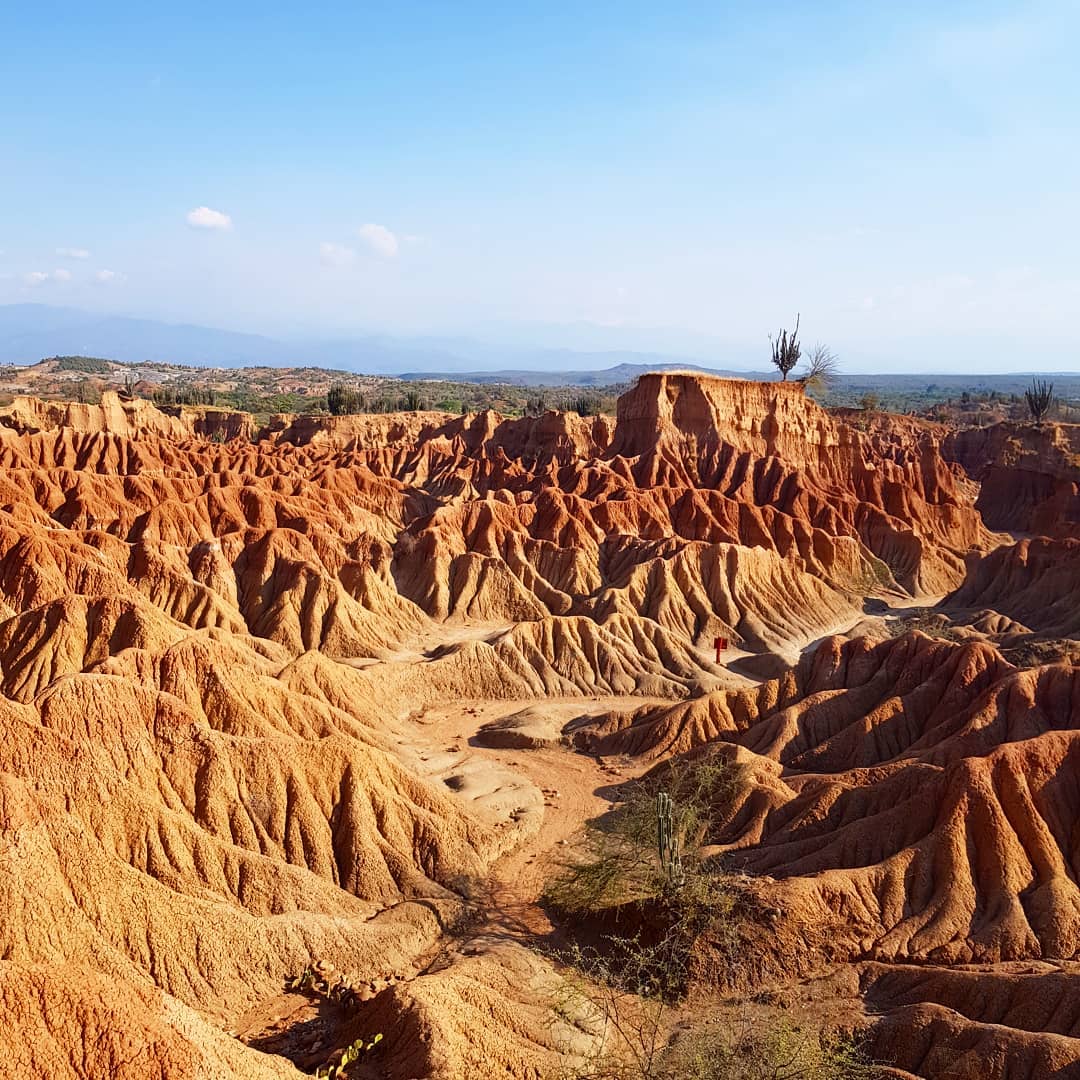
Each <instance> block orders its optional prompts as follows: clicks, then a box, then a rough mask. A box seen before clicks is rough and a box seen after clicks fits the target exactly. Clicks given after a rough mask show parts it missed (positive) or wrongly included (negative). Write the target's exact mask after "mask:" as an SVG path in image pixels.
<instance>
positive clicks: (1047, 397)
mask: <svg viewBox="0 0 1080 1080" xmlns="http://www.w3.org/2000/svg"><path fill="white" fill-rule="evenodd" d="M1024 397H1025V398H1027V407H1028V412H1030V413H1031V419H1032V420H1034V421H1035V423H1036V424H1041V423H1042V422H1043V420H1045V419H1046V417H1047V415H1048V414H1049V412H1050V410H1051V409H1052V408H1053V407H1054V384H1053V383H1048V382H1044V381H1043V380H1042V379H1032V380H1031V386H1030V388H1029V389H1027V390H1025V391H1024Z"/></svg>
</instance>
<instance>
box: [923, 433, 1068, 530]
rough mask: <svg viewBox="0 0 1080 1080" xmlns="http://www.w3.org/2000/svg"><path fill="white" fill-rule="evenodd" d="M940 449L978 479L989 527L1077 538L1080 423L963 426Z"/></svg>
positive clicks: (985, 518)
mask: <svg viewBox="0 0 1080 1080" xmlns="http://www.w3.org/2000/svg"><path fill="white" fill-rule="evenodd" d="M942 450H943V453H944V454H945V456H946V457H947V458H949V459H950V460H952V461H956V462H958V463H959V464H960V465H962V466H963V467H964V469H965V470H966V471H967V472H968V474H969V475H970V476H972V477H974V478H975V479H976V480H978V481H979V482H980V484H981V491H980V493H979V498H978V501H977V503H976V506H977V507H978V509H979V511H980V512H981V514H982V516H983V519H984V520H985V521H986V523H987V525H989V526H990V527H991V528H993V529H1002V530H1008V531H1010V532H1018V533H1029V534H1034V535H1046V536H1057V537H1073V538H1080V425H1077V424H1054V423H1048V424H1039V425H1036V424H1014V423H1003V424H995V425H993V426H992V427H988V428H965V429H963V430H961V431H957V432H955V433H954V434H951V435H949V436H948V437H947V438H946V439H945V441H944V443H943V446H942Z"/></svg>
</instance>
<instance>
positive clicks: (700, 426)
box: [612, 371, 841, 464]
mask: <svg viewBox="0 0 1080 1080" xmlns="http://www.w3.org/2000/svg"><path fill="white" fill-rule="evenodd" d="M840 441H841V433H840V432H839V431H838V428H837V425H836V424H835V423H834V422H833V421H832V419H831V418H830V417H829V415H828V414H827V413H826V412H825V411H824V410H823V409H822V408H821V407H820V406H819V405H818V404H817V403H816V402H815V401H813V400H812V399H811V398H808V397H807V396H806V392H805V390H804V389H803V387H802V386H801V385H800V384H799V383H795V382H772V383H763V382H753V381H750V380H747V379H720V378H715V377H713V376H709V375H702V374H700V373H697V372H684V371H663V372H652V373H650V374H647V375H642V376H641V378H640V379H639V380H638V383H637V385H636V386H635V387H634V388H633V389H632V390H630V391H628V392H627V393H625V394H623V395H622V397H620V398H619V404H618V419H617V422H616V427H615V438H614V440H613V443H612V453H613V454H619V455H623V456H625V457H639V456H640V455H642V454H648V453H650V452H651V451H653V450H656V449H657V448H658V447H660V446H670V447H671V448H672V449H674V448H675V447H678V448H680V449H683V450H685V449H686V448H687V444H688V443H693V444H694V445H696V447H697V449H698V450H699V451H702V450H706V449H710V448H713V447H716V446H718V445H720V444H727V445H728V446H731V447H732V448H733V449H734V450H736V451H737V452H740V453H751V454H753V455H755V456H758V457H764V456H776V457H781V458H784V459H785V460H789V461H792V462H793V463H795V464H805V463H806V461H807V458H808V456H809V457H811V458H813V459H815V460H819V459H820V456H821V455H820V449H822V448H831V447H835V446H838V445H840Z"/></svg>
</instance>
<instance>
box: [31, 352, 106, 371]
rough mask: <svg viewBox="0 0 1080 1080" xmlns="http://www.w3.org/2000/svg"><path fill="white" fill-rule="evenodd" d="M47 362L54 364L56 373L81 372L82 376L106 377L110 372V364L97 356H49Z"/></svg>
mask: <svg viewBox="0 0 1080 1080" xmlns="http://www.w3.org/2000/svg"><path fill="white" fill-rule="evenodd" d="M47 360H52V361H53V362H54V363H55V364H56V370H57V371H81V372H82V373H83V374H84V375H108V374H110V373H111V372H112V364H110V363H109V361H108V360H102V359H101V358H100V357H98V356H51V357H48V358H47ZM47 360H46V361H43V363H45V362H47Z"/></svg>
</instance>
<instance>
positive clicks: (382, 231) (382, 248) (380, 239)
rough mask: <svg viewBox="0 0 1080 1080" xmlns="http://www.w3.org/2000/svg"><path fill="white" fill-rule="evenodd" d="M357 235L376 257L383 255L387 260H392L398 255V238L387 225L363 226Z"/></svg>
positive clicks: (369, 224)
mask: <svg viewBox="0 0 1080 1080" xmlns="http://www.w3.org/2000/svg"><path fill="white" fill-rule="evenodd" d="M356 235H357V236H359V237H360V239H361V240H363V241H364V243H365V244H367V246H368V247H369V248H370V249H371V250H372V251H374V252H375V254H376V255H382V256H383V258H385V259H392V258H394V257H395V256H396V255H397V253H398V238H397V237H396V236H395V235H394V234H393V233H392V232H391V231H390V230H389V229H388V228H387V227H386V226H385V225H374V224H371V223H368V224H367V225H361V226H360V228H359V229H357V230H356Z"/></svg>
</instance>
